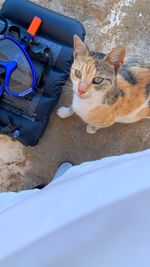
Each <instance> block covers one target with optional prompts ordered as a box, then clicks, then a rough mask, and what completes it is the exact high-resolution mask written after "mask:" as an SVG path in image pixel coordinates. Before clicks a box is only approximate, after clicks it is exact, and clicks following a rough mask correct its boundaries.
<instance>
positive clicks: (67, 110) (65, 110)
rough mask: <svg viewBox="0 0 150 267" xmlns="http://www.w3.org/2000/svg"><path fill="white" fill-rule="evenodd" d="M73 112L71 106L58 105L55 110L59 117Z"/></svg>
mask: <svg viewBox="0 0 150 267" xmlns="http://www.w3.org/2000/svg"><path fill="white" fill-rule="evenodd" d="M73 113H74V112H73V109H72V107H60V108H59V109H57V111H56V114H57V116H58V117H60V118H61V119H65V118H68V117H70V116H72V115H73Z"/></svg>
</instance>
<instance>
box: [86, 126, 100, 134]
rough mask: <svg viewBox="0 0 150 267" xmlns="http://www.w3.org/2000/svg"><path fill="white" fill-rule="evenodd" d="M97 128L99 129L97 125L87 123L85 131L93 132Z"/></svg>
mask: <svg viewBox="0 0 150 267" xmlns="http://www.w3.org/2000/svg"><path fill="white" fill-rule="evenodd" d="M98 129H99V127H95V126H93V125H90V124H88V125H87V127H86V132H87V133H89V134H95V133H96V132H97V130H98Z"/></svg>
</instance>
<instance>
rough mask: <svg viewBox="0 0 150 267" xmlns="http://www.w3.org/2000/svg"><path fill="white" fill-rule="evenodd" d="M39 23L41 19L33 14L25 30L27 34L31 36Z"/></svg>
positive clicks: (34, 33)
mask: <svg viewBox="0 0 150 267" xmlns="http://www.w3.org/2000/svg"><path fill="white" fill-rule="evenodd" d="M41 23H42V20H41V19H40V18H39V17H37V16H35V17H34V18H33V20H32V22H31V24H30V26H29V28H28V30H27V32H28V33H29V34H31V35H32V36H35V35H36V33H37V31H38V29H39V27H40V25H41Z"/></svg>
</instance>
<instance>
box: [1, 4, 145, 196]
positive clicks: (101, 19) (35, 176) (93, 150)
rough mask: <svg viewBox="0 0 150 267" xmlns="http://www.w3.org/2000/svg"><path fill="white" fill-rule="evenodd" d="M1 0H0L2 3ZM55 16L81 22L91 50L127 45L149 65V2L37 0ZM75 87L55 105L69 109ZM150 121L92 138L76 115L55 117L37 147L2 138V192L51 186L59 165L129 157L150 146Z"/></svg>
mask: <svg viewBox="0 0 150 267" xmlns="http://www.w3.org/2000/svg"><path fill="white" fill-rule="evenodd" d="M2 2H3V1H0V3H2ZM33 2H36V3H37V4H41V5H43V6H45V7H47V8H50V9H53V10H55V11H57V12H60V13H62V14H65V15H67V16H71V17H73V18H76V19H79V20H80V21H81V22H82V23H83V25H84V27H85V29H86V32H87V36H86V43H87V44H88V45H89V46H90V47H91V49H94V50H97V51H104V52H108V51H109V50H110V49H111V48H112V47H114V46H115V45H119V44H123V45H124V46H125V47H126V48H127V51H128V55H130V54H131V55H132V54H133V53H135V54H140V55H141V56H143V57H145V58H147V60H148V61H150V39H149V34H150V20H149V10H150V1H149V0H143V1H140V0H86V1H85V0H80V1H79V0H57V1H55V0H52V1H49V0H41V1H40V0H36V1H33ZM70 102H71V88H70V86H69V84H68V85H66V86H65V88H64V90H63V93H62V96H61V99H60V101H59V103H58V105H57V107H59V106H61V105H62V104H63V105H69V103H70ZM149 133H150V121H149V120H143V121H140V122H138V123H134V124H130V125H123V124H115V125H114V126H112V127H110V128H106V129H102V130H100V131H99V132H98V133H96V134H95V135H94V136H93V135H92V136H91V135H89V134H87V133H86V132H85V124H84V123H83V122H82V121H81V120H80V119H79V118H78V117H77V116H73V117H71V118H68V119H66V120H61V119H59V118H58V117H57V116H56V115H55V111H54V112H53V114H52V115H51V119H50V122H49V126H48V128H47V130H46V132H45V134H44V136H43V138H42V139H41V141H40V143H39V144H38V145H37V146H35V147H23V146H22V145H21V144H19V143H18V142H14V141H12V140H10V139H9V138H7V137H3V136H0V190H1V191H2V190H4V191H9V190H16V191H18V190H20V189H27V188H31V187H32V186H36V185H37V184H39V183H41V182H42V183H43V182H48V181H49V180H50V179H51V178H52V176H53V174H54V172H55V170H56V169H57V167H58V165H59V164H60V162H62V161H65V160H69V161H71V162H73V163H74V164H78V163H81V162H83V161H88V160H95V159H100V158H102V157H105V156H110V155H118V154H122V153H131V152H135V151H140V150H143V149H146V148H149V147H150V138H149V137H150V134H149Z"/></svg>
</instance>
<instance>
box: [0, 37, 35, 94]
mask: <svg viewBox="0 0 150 267" xmlns="http://www.w3.org/2000/svg"><path fill="white" fill-rule="evenodd" d="M3 39H9V40H11V41H12V42H14V43H15V44H16V45H18V47H19V48H20V49H21V50H22V52H23V53H24V55H25V57H26V59H27V61H28V63H29V65H30V68H31V72H32V86H31V87H30V88H28V89H26V90H24V91H23V92H21V93H18V94H16V93H13V92H12V91H10V90H9V82H10V79H11V74H12V72H13V71H14V70H15V68H17V62H15V61H9V62H2V61H0V66H2V67H4V68H5V69H6V75H5V81H4V85H3V87H1V92H0V94H2V93H3V92H4V91H6V92H7V93H8V94H10V95H12V96H18V97H23V96H25V95H27V94H29V93H31V92H33V90H34V87H35V83H36V74H35V70H34V66H33V64H32V61H31V59H30V57H29V56H28V54H27V52H26V47H25V45H21V44H20V43H19V42H18V41H17V40H15V39H14V38H13V37H11V36H9V35H0V41H1V40H3Z"/></svg>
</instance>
